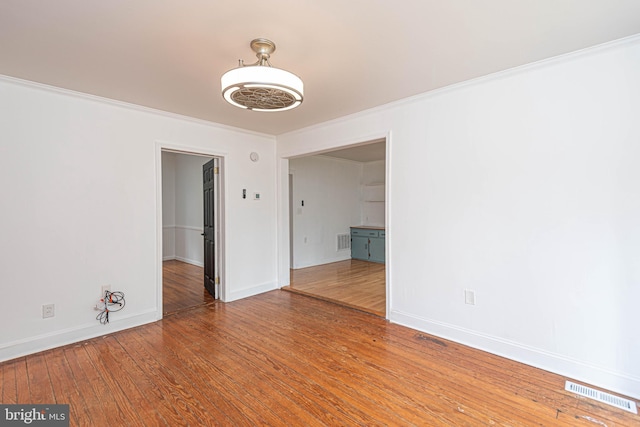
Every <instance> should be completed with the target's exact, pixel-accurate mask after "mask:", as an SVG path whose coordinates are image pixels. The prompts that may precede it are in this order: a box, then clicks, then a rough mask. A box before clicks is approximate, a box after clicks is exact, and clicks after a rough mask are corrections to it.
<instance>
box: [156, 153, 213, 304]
mask: <svg viewBox="0 0 640 427" xmlns="http://www.w3.org/2000/svg"><path fill="white" fill-rule="evenodd" d="M207 162H211V163H212V164H213V163H215V165H214V166H215V172H216V175H215V176H216V177H215V179H210V182H209V184H208V185H209V187H210V188H209V190H208V191H207V192H205V189H204V186H205V185H206V184H204V182H203V181H204V172H203V165H205V164H206V163H207ZM221 163H222V159H221V158H218V157H215V156H211V155H204V154H199V153H185V152H178V151H173V150H166V149H163V150H161V187H162V189H161V191H162V271H161V277H162V283H161V290H162V292H161V294H162V314H163V316H166V315H169V314H172V313H176V312H179V311H181V310H185V309H188V308H192V307H195V306H199V305H205V304H211V303H213V302H215V298H214V295H215V293H216V290H217V289H214V288H212V289H211V290H212V291H213V292H211V293H210V292H209V291H207V290H206V288H205V270H206V267H207V266H209V267H210V268H209V270H210V271H211V272H212V274H211V275H210V276H211V282H212V284H214V283H215V287H216V288H217V287H219V286H220V285H219V283H220V282H221V281H220V280H219V278H220V277H221V274H220V273H221V268H220V266H221V263H220V260H221V259H222V256H221V255H222V253H221V252H222V247H221V245H220V243H221V241H222V240H221V224H222V222H221V215H220V213H221V209H220V208H221V198H222V197H221V196H222V195H221V192H220V189H221V185H220V181H221V179H220V173H221V171H222V168H221ZM213 169H214V168H212V170H213ZM213 190H215V191H213ZM205 197H209V199H210V200H205ZM205 205H206V207H207V208H208V210H209V213H211V211H213V215H210V217H211V218H209V220H208V221H207V223H206V227H205V214H207V209H205ZM211 219H213V222H212V221H211ZM205 230H206V231H207V232H208V233H209V234H208V237H207V239H206V240H207V243H208V245H207V247H208V248H209V250H205V243H204V241H203V239H204V236H203V234H204V233H205ZM210 258H211V259H210Z"/></svg>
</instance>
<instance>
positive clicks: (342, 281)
mask: <svg viewBox="0 0 640 427" xmlns="http://www.w3.org/2000/svg"><path fill="white" fill-rule="evenodd" d="M386 143H387V139H386V138H381V139H378V140H374V141H370V142H366V143H360V144H356V145H355V146H351V147H347V148H340V149H337V150H332V151H324V152H322V153H313V154H309V155H304V156H300V157H296V158H292V159H289V171H288V173H289V175H288V177H289V236H290V242H289V246H290V260H289V261H290V262H289V266H290V276H289V277H290V282H289V286H285V287H283V288H282V289H283V290H287V291H293V292H297V293H303V294H305V295H310V296H314V297H317V298H322V299H325V300H329V301H333V302H337V303H340V304H343V305H347V306H350V307H352V308H357V309H360V310H363V311H367V312H369V313H373V314H376V315H379V316H383V317H386V312H387V297H386V296H387V280H386V278H387V272H386V264H385V262H384V261H385V257H384V254H383V255H382V256H381V257H378V258H381V259H376V261H379V262H371V261H373V260H374V259H373V258H372V259H371V260H368V261H362V260H360V259H352V258H351V249H350V244H349V242H350V241H351V232H350V230H351V228H352V227H354V228H355V227H359V226H364V227H372V228H375V230H376V231H375V233H376V237H377V238H376V242H378V241H381V242H382V246H380V248H381V250H382V252H384V250H385V248H386V244H385V240H386V239H385V237H384V236H385V230H386V212H387V206H386V197H385V196H386V190H385V188H386V181H387V167H386V164H387V162H386V152H387V147H386ZM379 236H382V237H379ZM378 237H379V238H378ZM345 242H346V244H345ZM356 258H357V257H356ZM380 261H381V262H380Z"/></svg>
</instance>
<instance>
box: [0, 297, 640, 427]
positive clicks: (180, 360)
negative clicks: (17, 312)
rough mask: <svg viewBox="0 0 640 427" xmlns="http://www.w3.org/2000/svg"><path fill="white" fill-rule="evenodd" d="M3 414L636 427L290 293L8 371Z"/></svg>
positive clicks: (63, 351) (20, 362)
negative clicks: (65, 411)
mask: <svg viewBox="0 0 640 427" xmlns="http://www.w3.org/2000/svg"><path fill="white" fill-rule="evenodd" d="M0 374H1V377H0V378H1V381H0V397H1V399H2V403H3V404H13V403H60V404H62V403H65V404H69V405H70V415H71V425H78V426H119V425H132V426H139V425H140V426H145V425H147V426H158V425H167V426H180V425H192V426H200V425H225V426H227V425H228V426H255V425H271V426H303V425H304V426H322V425H329V426H335V425H341V426H351V425H388V426H411V425H416V426H480V425H501V426H532V425H544V426H581V425H582V426H591V427H593V426H594V425H597V426H604V425H606V426H609V427H611V426H638V425H640V417H639V416H637V415H633V414H631V413H628V412H624V411H621V410H618V409H615V408H612V407H609V406H606V405H604V404H601V403H598V402H596V401H592V400H587V399H584V398H578V397H576V396H574V395H572V394H571V393H569V392H567V391H565V390H564V381H565V378H563V377H561V376H559V375H555V374H551V373H549V372H545V371H542V370H539V369H535V368H531V367H528V366H525V365H522V364H519V363H516V362H513V361H510V360H507V359H503V358H500V357H497V356H493V355H490V354H488V353H484V352H482V351H478V350H474V349H471V348H468V347H465V346H462V345H459V344H455V343H452V342H449V341H446V340H443V339H440V338H436V337H433V336H429V335H426V334H424V333H420V332H417V331H415V330H412V329H409V328H405V327H402V326H399V325H394V324H391V323H389V322H387V321H386V320H385V319H383V318H380V317H377V316H373V315H370V314H367V313H364V312H362V311H358V310H352V309H349V308H346V307H342V306H339V305H336V304H331V303H327V302H325V301H322V300H318V299H314V298H308V297H305V296H301V295H297V294H295V293H291V292H282V291H279V290H277V291H271V292H268V293H265V294H261V295H257V296H254V297H251V298H247V299H243V300H239V301H234V302H231V303H226V304H225V303H221V302H219V301H216V302H213V303H211V304H207V305H200V306H198V307H195V308H193V309H191V310H183V311H180V312H177V313H175V314H174V315H172V316H168V317H166V318H164V319H163V320H161V321H159V322H155V323H152V324H148V325H144V326H140V327H137V328H133V329H129V330H126V331H122V332H117V333H113V334H111V335H108V336H105V337H100V338H95V339H91V340H88V341H85V342H82V343H78V344H74V345H69V346H66V347H61V348H56V349H53V350H49V351H45V352H42V353H38V354H34V355H31V356H27V357H21V358H19V359H15V360H12V361H8V362H5V363H2V364H0Z"/></svg>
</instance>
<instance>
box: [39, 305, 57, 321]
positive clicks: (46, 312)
mask: <svg viewBox="0 0 640 427" xmlns="http://www.w3.org/2000/svg"><path fill="white" fill-rule="evenodd" d="M55 315H56V306H55V304H44V305H43V306H42V318H43V319H46V318H48V317H54V316H55Z"/></svg>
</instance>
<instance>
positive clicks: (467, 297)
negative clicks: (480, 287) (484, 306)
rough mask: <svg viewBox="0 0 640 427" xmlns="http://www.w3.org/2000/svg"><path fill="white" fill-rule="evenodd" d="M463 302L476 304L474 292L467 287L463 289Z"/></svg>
mask: <svg viewBox="0 0 640 427" xmlns="http://www.w3.org/2000/svg"><path fill="white" fill-rule="evenodd" d="M464 303H465V304H469V305H476V293H475V292H474V291H470V290H469V289H465V290H464Z"/></svg>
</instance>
